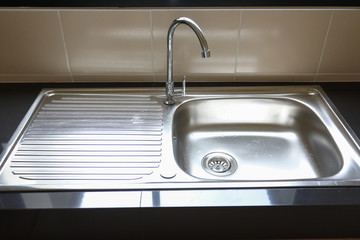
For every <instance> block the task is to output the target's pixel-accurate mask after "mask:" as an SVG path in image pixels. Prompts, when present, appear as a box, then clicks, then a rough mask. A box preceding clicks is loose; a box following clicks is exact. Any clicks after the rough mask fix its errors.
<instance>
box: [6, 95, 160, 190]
mask: <svg viewBox="0 0 360 240" xmlns="http://www.w3.org/2000/svg"><path fill="white" fill-rule="evenodd" d="M162 116H163V110H162V107H161V105H160V104H159V103H158V102H157V101H156V100H153V99H152V98H150V97H122V96H106V95H102V96H101V95H100V96H99V95H96V94H94V95H92V94H86V93H85V94H80V95H75V96H71V95H66V94H65V95H62V94H54V95H49V96H48V95H44V98H43V99H42V104H41V106H40V107H39V109H38V110H37V111H36V113H35V114H34V115H33V118H32V120H31V121H30V123H29V125H28V127H27V128H26V131H25V132H24V134H23V136H22V137H21V139H20V141H19V142H18V144H17V145H16V147H15V149H14V150H13V152H12V154H11V156H10V157H9V160H8V162H9V164H8V165H7V166H6V167H5V168H8V169H5V170H3V171H9V172H11V173H12V175H13V176H14V177H16V178H18V179H22V180H36V181H37V180H71V181H76V180H138V179H142V178H144V177H146V176H149V175H151V174H153V173H154V171H155V170H156V169H157V168H158V167H159V165H160V162H161V153H162V149H161V148H162V146H161V142H162V130H163V119H162ZM56 183H57V182H56V181H52V182H51V184H56Z"/></svg>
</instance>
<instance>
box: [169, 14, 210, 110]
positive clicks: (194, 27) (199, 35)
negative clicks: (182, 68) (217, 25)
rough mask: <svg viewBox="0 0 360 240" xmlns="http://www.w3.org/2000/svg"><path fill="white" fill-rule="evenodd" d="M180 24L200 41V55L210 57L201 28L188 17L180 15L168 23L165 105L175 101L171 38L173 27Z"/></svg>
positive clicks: (172, 36)
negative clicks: (191, 31) (188, 28)
mask: <svg viewBox="0 0 360 240" xmlns="http://www.w3.org/2000/svg"><path fill="white" fill-rule="evenodd" d="M180 24H185V25H187V26H189V27H190V28H191V29H192V30H193V31H194V32H195V34H196V36H197V38H198V39H199V42H200V47H201V56H202V57H203V58H208V57H210V50H209V47H208V44H207V41H206V39H205V36H204V33H203V32H202V30H201V28H200V27H199V26H198V25H197V24H196V23H195V22H194V21H193V20H191V19H190V18H187V17H180V18H177V19H175V20H174V21H173V22H172V24H171V25H170V28H169V31H168V35H167V81H166V99H165V100H164V103H165V104H166V105H173V104H174V103H175V101H174V99H173V96H174V78H173V75H174V73H173V39H174V32H175V29H176V27H177V26H179V25H180Z"/></svg>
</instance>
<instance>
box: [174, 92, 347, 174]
mask: <svg viewBox="0 0 360 240" xmlns="http://www.w3.org/2000/svg"><path fill="white" fill-rule="evenodd" d="M173 134H174V138H173V145H174V155H175V159H176V162H177V164H178V165H179V167H180V168H181V169H183V170H184V171H185V172H187V173H188V174H190V175H192V176H195V177H199V178H206V179H219V178H226V179H233V180H284V179H311V178H323V177H329V176H332V175H335V174H336V173H338V172H339V171H340V170H341V168H342V166H343V164H344V163H343V158H342V156H341V153H340V151H339V148H338V146H337V144H336V143H335V141H334V139H333V136H332V135H331V133H330V132H329V130H328V129H327V127H326V125H325V124H324V122H323V121H322V120H321V119H320V117H319V116H318V115H317V114H316V113H315V112H314V111H313V110H312V109H311V108H309V107H308V106H307V105H305V104H302V103H300V102H298V101H295V100H292V99H287V98H279V97H276V96H275V97H261V96H260V97H257V98H249V97H246V98H237V97H235V98H221V99H201V100H192V101H188V102H186V103H184V104H182V105H181V106H180V107H179V108H178V109H177V110H176V112H175V114H174V122H173ZM208 154H211V155H212V156H211V157H210V158H211V159H212V160H210V163H209V160H207V159H203V158H204V156H206V155H208ZM222 154H226V155H225V157H224V156H221V155H222ZM231 157H232V160H231V161H232V162H229V161H228V158H231ZM208 164H210V166H208ZM223 165H224V166H223ZM224 167H225V169H224ZM216 168H217V169H216ZM229 170H231V173H229V174H228V173H227V172H228V171H229Z"/></svg>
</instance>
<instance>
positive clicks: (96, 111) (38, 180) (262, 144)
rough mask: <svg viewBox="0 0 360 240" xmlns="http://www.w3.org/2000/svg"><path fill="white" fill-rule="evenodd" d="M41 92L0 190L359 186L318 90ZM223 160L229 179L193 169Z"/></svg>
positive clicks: (9, 154) (355, 156) (353, 156)
mask: <svg viewBox="0 0 360 240" xmlns="http://www.w3.org/2000/svg"><path fill="white" fill-rule="evenodd" d="M163 97H164V95H163V91H162V89H153V88H148V89H57V90H44V91H43V92H42V93H41V94H40V95H39V97H38V99H37V100H36V101H35V103H34V104H33V106H32V108H31V109H30V110H29V113H28V114H27V116H26V117H25V118H24V120H23V122H22V123H21V125H20V126H19V128H18V130H17V132H16V133H15V134H14V136H13V138H12V139H11V141H10V143H9V145H8V148H7V150H6V151H4V153H3V154H2V157H1V163H0V167H1V169H0V190H1V191H34V190H35V191H52V190H105V189H107V190H110V189H111V190H142V191H145V190H151V189H158V190H160V189H163V190H166V189H217V190H218V189H241V188H268V187H320V186H359V185H360V184H359V183H360V181H359V180H358V179H359V176H360V168H359V162H360V150H359V140H358V139H357V138H356V137H355V135H354V134H353V133H352V131H351V130H350V128H349V127H348V126H347V124H346V122H345V121H344V120H343V119H342V117H341V116H340V115H339V114H338V112H337V110H336V109H335V108H334V107H333V106H332V104H331V102H330V101H329V100H328V99H327V97H326V96H325V94H324V93H323V91H322V90H321V88H320V87H307V86H302V87H239V88H234V87H232V88H188V89H187V96H186V97H178V99H177V101H176V103H175V104H174V105H172V106H167V105H165V104H164V103H163V102H162V99H163ZM211 152H221V153H225V154H229V155H231V156H232V157H234V159H235V160H236V163H237V168H236V169H235V171H234V172H233V173H232V174H230V175H228V176H216V175H213V174H209V173H208V172H207V171H206V170H204V169H203V167H202V166H201V163H202V159H203V157H204V156H206V155H207V154H208V153H211Z"/></svg>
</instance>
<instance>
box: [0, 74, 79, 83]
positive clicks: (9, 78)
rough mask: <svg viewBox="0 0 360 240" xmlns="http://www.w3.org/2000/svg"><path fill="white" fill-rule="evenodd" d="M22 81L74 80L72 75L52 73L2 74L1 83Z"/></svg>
mask: <svg viewBox="0 0 360 240" xmlns="http://www.w3.org/2000/svg"><path fill="white" fill-rule="evenodd" d="M22 82H30V83H37V82H72V78H71V75H69V74H63V75H56V74H54V75H52V74H43V75H38V74H12V75H10V74H1V75H0V83H22Z"/></svg>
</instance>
